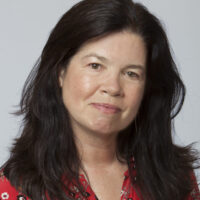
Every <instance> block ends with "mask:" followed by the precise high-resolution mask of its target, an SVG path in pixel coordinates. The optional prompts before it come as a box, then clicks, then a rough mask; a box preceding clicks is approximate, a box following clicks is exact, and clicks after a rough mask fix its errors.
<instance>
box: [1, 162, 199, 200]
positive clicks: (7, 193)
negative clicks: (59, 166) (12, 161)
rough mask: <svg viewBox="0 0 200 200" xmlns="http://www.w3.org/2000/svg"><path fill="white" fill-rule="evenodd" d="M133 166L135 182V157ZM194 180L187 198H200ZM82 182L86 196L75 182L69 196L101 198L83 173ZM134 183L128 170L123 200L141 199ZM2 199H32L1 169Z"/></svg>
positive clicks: (123, 186) (80, 199)
mask: <svg viewBox="0 0 200 200" xmlns="http://www.w3.org/2000/svg"><path fill="white" fill-rule="evenodd" d="M131 166H132V168H133V170H132V171H133V177H134V179H135V182H137V177H136V169H135V162H134V159H133V160H132V163H131ZM192 180H193V181H194V183H195V187H194V189H193V190H192V192H191V193H190V195H189V196H188V197H187V198H186V199H185V200H200V193H199V189H198V185H197V183H196V178H195V176H194V175H193V178H192ZM80 182H81V184H82V185H83V188H84V190H85V193H84V196H83V195H82V194H81V192H80V191H79V189H78V188H77V187H76V186H75V185H74V184H70V185H69V187H70V191H71V192H70V193H67V195H68V196H69V197H71V198H72V199H76V200H99V199H98V198H97V196H96V195H95V193H94V192H93V191H92V189H91V187H90V185H89V184H88V182H87V180H86V178H85V176H84V175H82V174H80ZM134 185H135V184H131V180H130V176H129V171H128V170H127V171H126V172H125V173H124V182H123V185H122V189H121V200H140V199H139V197H138V195H137V192H136V189H135V188H134ZM0 200H31V199H30V198H28V197H26V196H25V195H24V194H22V193H21V192H20V191H18V190H16V189H15V188H14V187H13V186H12V185H11V184H10V182H9V180H8V179H7V178H6V177H5V176H4V174H3V171H0Z"/></svg>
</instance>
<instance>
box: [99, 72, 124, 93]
mask: <svg viewBox="0 0 200 200" xmlns="http://www.w3.org/2000/svg"><path fill="white" fill-rule="evenodd" d="M102 82H103V83H102V87H101V91H102V92H103V93H106V94H108V95H110V96H122V94H123V90H122V86H121V82H120V77H119V76H117V75H112V76H108V77H107V78H106V79H105V80H102Z"/></svg>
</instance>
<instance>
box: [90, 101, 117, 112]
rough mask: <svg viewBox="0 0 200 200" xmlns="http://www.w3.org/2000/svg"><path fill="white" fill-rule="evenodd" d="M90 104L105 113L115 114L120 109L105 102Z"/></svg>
mask: <svg viewBox="0 0 200 200" xmlns="http://www.w3.org/2000/svg"><path fill="white" fill-rule="evenodd" d="M92 106H93V107H94V108H96V109H97V110H100V111H102V112H103V113H106V114H115V113H118V112H120V111H121V109H120V108H119V107H117V106H115V105H111V104H105V103H92Z"/></svg>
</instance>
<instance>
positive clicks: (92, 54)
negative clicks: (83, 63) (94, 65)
mask: <svg viewBox="0 0 200 200" xmlns="http://www.w3.org/2000/svg"><path fill="white" fill-rule="evenodd" d="M88 57H96V58H97V59H98V60H101V61H102V62H107V63H108V62H109V60H108V58H105V57H104V56H101V55H98V54H97V53H90V54H88V55H85V56H83V57H82V58H81V60H83V59H85V58H88Z"/></svg>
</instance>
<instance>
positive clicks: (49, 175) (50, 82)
mask: <svg viewBox="0 0 200 200" xmlns="http://www.w3.org/2000/svg"><path fill="white" fill-rule="evenodd" d="M124 30H131V31H132V32H134V33H137V34H139V35H140V36H141V37H142V38H143V40H144V42H145V44H146V48H147V52H148V53H147V54H148V55H147V72H146V73H147V74H146V77H147V80H146V86H145V93H144V97H143V100H142V103H141V107H140V109H139V112H138V114H137V117H136V119H135V120H134V121H133V122H132V124H130V125H129V127H127V128H126V129H125V130H123V131H121V132H120V133H119V134H118V145H117V153H118V155H120V157H122V158H124V159H126V160H127V163H128V165H130V157H131V156H133V155H134V157H135V161H136V166H137V181H136V183H135V182H134V180H132V183H133V185H135V188H136V189H137V190H138V191H139V193H140V195H141V199H142V198H143V199H145V200H147V199H149V200H160V199H162V200H169V199H176V200H182V199H184V197H185V196H186V195H187V194H188V193H189V192H190V191H191V189H192V183H191V180H190V175H191V172H192V171H193V169H194V168H195V167H194V165H193V164H194V162H195V161H196V160H197V156H196V154H195V151H193V150H192V149H191V146H187V147H179V146H177V145H175V144H173V141H172V130H173V129H172V128H173V118H174V117H175V116H176V115H177V114H178V112H179V111H180V109H181V107H182V104H183V101H184V96H185V87H184V84H183V82H182V81H181V79H180V76H179V73H178V71H177V68H176V65H175V63H174V61H173V58H172V56H171V53H170V48H169V44H168V40H167V36H166V34H165V31H164V30H163V28H162V25H161V24H160V22H159V20H158V19H157V18H156V17H155V16H153V15H152V14H151V13H149V11H148V10H147V9H146V8H145V7H144V6H142V5H141V4H139V3H133V2H132V1H131V0H109V1H108V0H98V1H95V0H84V1H81V2H80V3H78V4H76V5H75V6H73V7H72V8H71V9H70V10H69V11H68V12H66V13H65V14H64V15H63V16H62V18H61V19H60V20H59V22H58V23H57V25H56V26H55V28H54V29H53V31H52V32H51V34H50V37H49V39H48V41H47V43H46V45H45V47H44V49H43V52H42V54H41V57H40V58H39V59H38V62H37V63H36V65H35V67H34V68H33V70H32V72H31V73H30V75H29V77H28V79H27V81H26V83H25V86H24V89H23V93H22V98H21V102H20V108H21V109H20V110H19V111H18V112H17V114H20V115H23V117H24V118H23V130H22V134H21V136H20V137H19V138H18V139H16V141H15V144H14V145H13V148H12V151H11V156H10V158H9V160H8V161H7V162H6V164H5V165H4V166H3V168H4V173H5V175H6V177H7V178H8V179H9V180H10V182H11V183H12V184H13V185H14V186H15V187H16V188H19V187H21V188H22V191H23V192H24V193H25V194H26V195H28V196H29V197H30V198H31V199H33V200H38V199H41V198H44V199H45V198H46V195H48V196H49V197H50V199H59V200H62V199H63V200H64V199H65V200H67V199H69V197H67V196H66V194H65V190H69V191H70V188H69V187H68V184H69V183H70V182H71V181H72V180H76V183H77V184H78V183H79V169H80V167H81V161H80V159H79V156H78V152H77V149H76V146H75V142H74V138H73V131H72V128H71V126H70V123H69V117H68V112H67V110H66V109H65V107H64V104H63V101H62V95H61V88H60V87H59V81H58V76H59V74H60V71H61V69H63V68H66V67H67V65H68V63H69V61H70V58H71V57H72V56H73V55H74V54H76V52H77V51H78V50H79V48H80V47H81V46H82V45H83V44H84V43H85V42H87V41H89V40H91V39H94V38H99V37H103V36H105V35H108V34H111V33H114V32H120V31H124ZM129 170H130V171H131V168H130V166H129ZM130 174H131V173H130ZM64 177H66V180H67V181H66V180H65V178H64ZM131 178H132V179H133V177H132V176H131ZM78 187H79V188H80V189H81V191H82V188H81V186H80V184H78ZM83 195H84V193H83ZM71 199H73V198H71Z"/></svg>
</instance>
